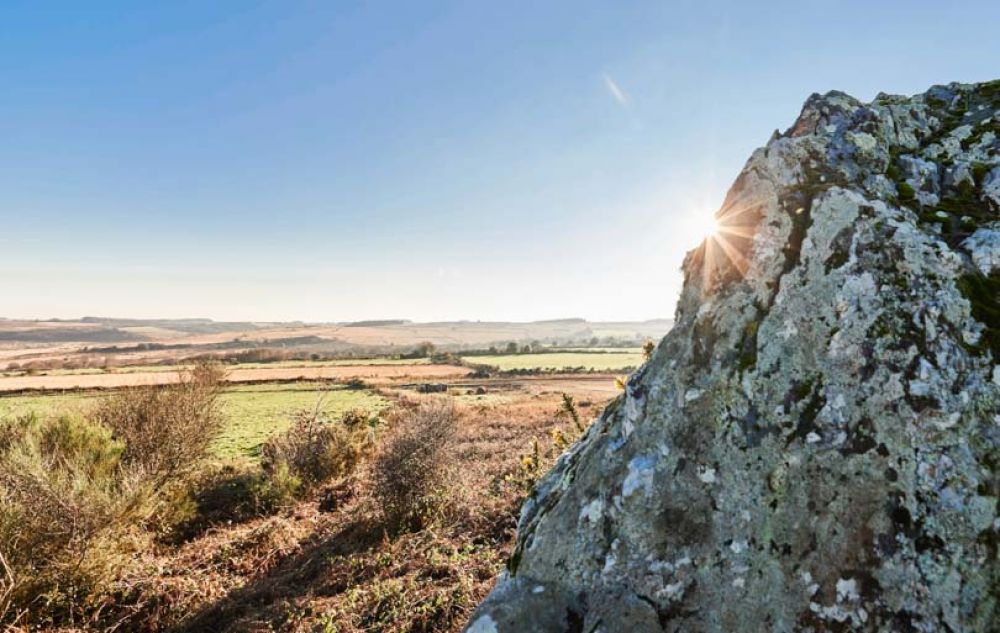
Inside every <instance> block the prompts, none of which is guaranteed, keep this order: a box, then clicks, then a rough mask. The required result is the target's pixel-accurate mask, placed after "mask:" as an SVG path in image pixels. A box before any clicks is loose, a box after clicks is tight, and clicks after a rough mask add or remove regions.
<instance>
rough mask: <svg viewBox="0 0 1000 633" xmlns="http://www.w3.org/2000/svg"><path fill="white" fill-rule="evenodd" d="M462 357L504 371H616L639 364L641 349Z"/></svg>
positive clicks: (640, 362)
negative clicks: (577, 369)
mask: <svg viewBox="0 0 1000 633" xmlns="http://www.w3.org/2000/svg"><path fill="white" fill-rule="evenodd" d="M464 360H466V361H468V362H470V363H475V364H479V365H490V366H493V367H496V368H498V369H501V370H503V371H507V370H511V369H552V370H559V369H576V368H579V367H582V368H584V369H588V370H594V371H618V370H624V369H627V368H630V367H638V366H639V365H641V364H642V362H643V358H642V352H641V351H636V352H606V353H600V354H595V353H586V352H555V353H551V354H503V355H497V356H468V357H466V358H465V359H464Z"/></svg>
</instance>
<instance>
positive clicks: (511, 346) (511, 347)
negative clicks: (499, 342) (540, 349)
mask: <svg viewBox="0 0 1000 633" xmlns="http://www.w3.org/2000/svg"><path fill="white" fill-rule="evenodd" d="M505 349H506V352H507V353H508V354H516V353H517V343H515V342H514V341H511V342H510V343H507V347H506V348H505Z"/></svg>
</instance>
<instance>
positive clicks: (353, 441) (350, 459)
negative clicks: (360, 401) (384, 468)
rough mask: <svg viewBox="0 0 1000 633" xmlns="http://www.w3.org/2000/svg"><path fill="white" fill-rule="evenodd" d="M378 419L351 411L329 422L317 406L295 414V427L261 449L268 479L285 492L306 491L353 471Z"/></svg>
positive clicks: (262, 461) (369, 443) (370, 443)
mask: <svg viewBox="0 0 1000 633" xmlns="http://www.w3.org/2000/svg"><path fill="white" fill-rule="evenodd" d="M375 424H377V418H374V417H372V416H370V415H369V414H368V413H367V412H365V411H364V410H351V411H348V412H347V413H345V414H344V415H343V417H342V418H341V419H340V420H330V419H329V418H327V417H326V416H325V415H324V414H323V413H322V411H321V410H320V406H319V405H317V406H316V408H315V409H314V410H312V411H301V412H299V413H297V414H296V415H295V418H294V419H293V421H292V426H291V427H290V428H289V429H288V430H287V431H285V432H284V433H282V434H280V435H277V436H275V437H273V438H271V439H270V440H268V441H267V442H266V443H265V444H264V446H263V447H262V449H261V456H262V459H261V466H262V467H263V469H264V472H265V474H266V476H267V478H268V479H269V480H270V481H273V482H274V483H275V485H277V486H278V487H279V488H280V489H281V490H282V491H284V492H287V493H291V494H298V493H301V492H307V491H309V490H311V489H312V488H314V487H315V486H317V485H318V484H321V483H323V482H325V481H327V480H330V479H333V478H335V477H343V476H345V475H348V474H350V473H351V472H353V471H354V469H355V467H356V466H357V464H358V461H359V460H360V459H361V457H362V455H363V454H364V452H365V451H366V450H367V448H368V447H369V446H371V445H372V443H373V439H374V438H373V436H372V435H373V432H374V426H375Z"/></svg>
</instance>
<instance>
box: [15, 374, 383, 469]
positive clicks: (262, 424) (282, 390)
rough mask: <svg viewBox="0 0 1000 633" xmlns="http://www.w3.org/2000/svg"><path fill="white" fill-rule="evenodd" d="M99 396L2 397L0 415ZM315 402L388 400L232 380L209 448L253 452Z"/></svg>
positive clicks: (58, 409)
mask: <svg viewBox="0 0 1000 633" xmlns="http://www.w3.org/2000/svg"><path fill="white" fill-rule="evenodd" d="M102 395H106V394H104V393H102V392H94V391H91V392H68V393H60V394H48V395H23V396H7V397H0V419H3V418H7V417H13V416H17V415H23V414H26V413H29V412H32V411H34V412H36V413H38V414H40V415H47V414H54V413H69V412H77V413H84V412H86V410H87V409H88V408H89V407H91V406H93V404H94V402H95V400H96V399H97V398H99V397H101V396H102ZM317 402H319V403H320V406H321V409H322V411H323V412H324V413H326V414H327V415H329V416H332V417H336V416H339V415H340V414H342V413H343V412H344V411H347V410H348V409H353V408H364V409H367V410H369V411H372V412H374V411H377V410H380V409H381V408H383V407H385V406H386V405H387V404H388V403H387V401H386V400H385V399H384V398H382V397H380V396H378V395H376V394H374V393H372V392H370V391H367V390H351V389H347V388H345V387H343V386H340V385H334V384H329V383H322V382H295V383H264V384H257V385H233V386H230V387H228V388H227V389H226V390H225V391H224V392H223V395H222V404H223V407H224V411H225V415H226V417H227V423H226V426H225V428H224V429H223V431H222V434H221V435H220V436H219V438H218V439H217V440H216V441H215V444H214V446H213V452H214V453H215V454H216V455H218V456H220V457H239V456H253V455H255V453H256V450H257V448H258V447H259V446H260V444H261V443H263V442H264V441H265V440H266V439H267V438H268V437H269V436H271V435H272V434H274V433H277V432H279V431H282V430H284V429H285V428H287V427H288V424H289V422H290V419H291V415H292V414H293V413H295V412H296V411H299V410H302V409H313V408H314V407H316V405H317Z"/></svg>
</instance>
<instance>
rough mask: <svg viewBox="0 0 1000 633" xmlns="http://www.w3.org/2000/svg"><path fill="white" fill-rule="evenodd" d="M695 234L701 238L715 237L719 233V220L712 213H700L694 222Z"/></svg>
mask: <svg viewBox="0 0 1000 633" xmlns="http://www.w3.org/2000/svg"><path fill="white" fill-rule="evenodd" d="M695 230H696V232H697V235H698V236H699V237H701V238H702V239H705V238H709V237H716V236H717V235H718V234H719V230H720V227H719V220H718V218H716V217H715V214H714V213H701V214H699V216H698V219H697V222H696V223H695Z"/></svg>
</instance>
